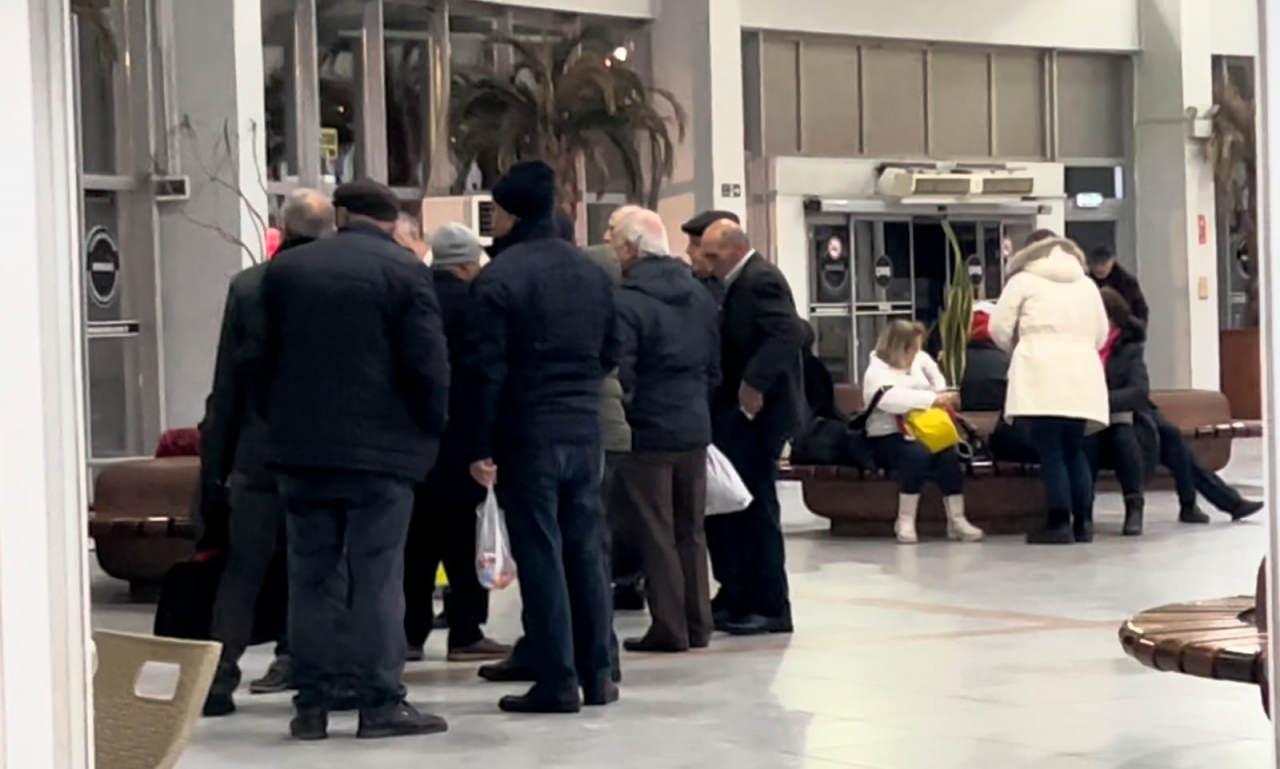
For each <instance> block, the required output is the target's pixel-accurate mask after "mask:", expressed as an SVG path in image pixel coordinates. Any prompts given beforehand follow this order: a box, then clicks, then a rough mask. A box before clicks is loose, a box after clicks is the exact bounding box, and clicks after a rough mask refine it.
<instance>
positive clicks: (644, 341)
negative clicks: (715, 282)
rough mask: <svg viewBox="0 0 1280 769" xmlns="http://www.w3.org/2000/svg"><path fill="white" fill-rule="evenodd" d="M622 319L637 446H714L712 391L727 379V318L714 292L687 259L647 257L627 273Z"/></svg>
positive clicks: (623, 360) (622, 361)
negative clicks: (723, 354) (723, 357)
mask: <svg viewBox="0 0 1280 769" xmlns="http://www.w3.org/2000/svg"><path fill="white" fill-rule="evenodd" d="M618 321H619V322H618V336H619V340H620V345H619V351H620V352H619V356H618V358H619V362H618V376H619V379H620V380H621V381H622V390H623V393H624V396H625V398H626V401H627V422H628V423H630V425H631V433H632V437H631V446H632V449H633V450H635V451H688V450H691V449H696V448H701V447H703V446H706V445H707V444H708V443H710V442H711V416H710V409H709V402H708V396H709V394H710V392H711V389H712V388H713V387H715V386H716V385H717V384H719V383H720V329H719V326H720V318H719V313H718V312H717V310H716V305H715V301H714V300H713V299H712V298H711V295H710V293H709V292H708V291H707V290H706V289H705V288H703V287H702V286H701V285H699V284H698V281H697V280H696V279H695V278H694V277H693V274H692V273H691V272H690V271H689V268H688V266H686V265H685V264H684V263H683V262H680V261H679V260H677V259H671V258H667V257H644V258H642V259H640V260H639V261H637V262H635V263H633V264H632V265H631V266H630V268H628V269H627V271H626V274H625V275H624V276H623V279H622V290H621V292H620V293H619V294H618Z"/></svg>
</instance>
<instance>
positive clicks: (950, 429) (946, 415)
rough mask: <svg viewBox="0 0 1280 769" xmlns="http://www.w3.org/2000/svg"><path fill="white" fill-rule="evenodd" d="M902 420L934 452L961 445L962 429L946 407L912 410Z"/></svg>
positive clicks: (909, 430) (914, 436) (922, 443)
mask: <svg viewBox="0 0 1280 769" xmlns="http://www.w3.org/2000/svg"><path fill="white" fill-rule="evenodd" d="M902 421H903V426H904V427H905V429H906V431H907V432H908V433H910V435H911V437H912V438H915V439H916V440H917V441H920V444H921V445H922V446H924V447H925V448H926V449H928V450H929V451H930V452H932V453H934V454H940V453H942V452H944V451H946V450H947V449H951V448H955V447H956V446H958V445H960V431H959V430H958V429H956V422H955V420H954V419H952V418H951V412H949V411H947V410H946V409H941V408H938V407H936V406H935V407H933V408H929V409H921V410H919V411H912V412H909V413H908V414H907V416H906V417H905V418H904V419H903V420H902Z"/></svg>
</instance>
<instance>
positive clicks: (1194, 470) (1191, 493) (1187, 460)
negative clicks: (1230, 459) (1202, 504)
mask: <svg viewBox="0 0 1280 769" xmlns="http://www.w3.org/2000/svg"><path fill="white" fill-rule="evenodd" d="M1155 418H1156V429H1157V431H1158V432H1159V433H1160V464H1162V465H1164V466H1165V467H1167V468H1169V472H1171V473H1172V474H1173V479H1174V482H1175V483H1176V484H1177V489H1178V502H1179V503H1181V504H1182V506H1183V507H1191V506H1192V505H1194V504H1195V503H1196V493H1197V492H1199V493H1200V494H1201V495H1203V496H1204V498H1205V499H1206V500H1208V502H1209V504H1211V505H1213V506H1214V507H1216V508H1218V509H1219V510H1221V511H1223V512H1224V513H1230V512H1233V511H1235V510H1237V509H1238V508H1239V507H1240V505H1242V504H1244V497H1242V496H1240V492H1238V491H1236V490H1235V489H1233V488H1231V487H1230V486H1229V485H1227V482H1226V481H1224V480H1222V477H1221V476H1219V475H1218V474H1217V473H1215V472H1211V471H1209V470H1206V469H1204V467H1203V466H1202V465H1201V464H1200V463H1199V462H1198V461H1197V460H1196V457H1195V454H1193V453H1192V452H1191V447H1190V446H1188V445H1187V441H1186V440H1185V439H1184V438H1183V437H1182V431H1181V430H1179V429H1178V427H1177V425H1175V424H1173V423H1172V422H1170V421H1169V420H1167V419H1165V418H1164V415H1163V414H1161V413H1160V412H1158V411H1157V412H1156V414H1155Z"/></svg>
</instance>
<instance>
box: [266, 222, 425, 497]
mask: <svg viewBox="0 0 1280 769" xmlns="http://www.w3.org/2000/svg"><path fill="white" fill-rule="evenodd" d="M262 292H263V302H264V306H265V307H266V312H267V327H268V334H267V349H266V352H265V355H264V366H263V369H264V383H263V386H264V388H265V392H264V400H263V402H264V403H266V404H267V422H268V425H269V438H268V445H269V451H270V462H271V465H272V466H273V467H276V468H279V469H283V470H285V471H299V470H301V471H308V470H331V471H332V470H337V471H355V472H367V473H376V474H380V475H388V476H392V477H396V478H400V479H402V480H406V481H410V482H418V481H421V480H422V479H423V478H424V477H425V476H426V475H427V472H428V471H429V470H430V469H431V467H432V466H433V465H434V464H435V461H436V452H437V450H438V447H439V438H440V434H441V433H442V432H443V430H444V426H445V419H446V415H447V414H446V411H447V407H448V401H449V358H448V351H447V349H446V346H445V337H444V332H443V330H442V328H441V320H440V305H439V303H438V302H437V300H436V292H435V288H434V285H433V282H432V277H431V270H430V269H429V268H428V267H427V266H426V265H424V264H422V263H421V262H419V261H418V260H417V259H415V258H414V257H413V255H412V254H410V253H409V252H408V251H406V250H405V249H403V248H401V247H400V246H398V245H396V242H395V241H394V240H392V239H391V237H390V236H389V235H387V234H385V233H383V232H382V231H381V230H379V229H378V228H376V227H374V226H372V225H359V224H357V225H353V226H350V227H345V228H343V229H342V230H341V231H340V232H339V233H338V234H337V235H335V236H333V237H331V238H326V239H324V240H318V241H316V242H315V243H312V244H310V245H306V246H302V247H300V248H296V249H293V250H290V251H289V252H287V253H283V254H280V255H279V256H277V257H276V258H275V259H274V260H273V261H272V262H271V266H269V267H268V268H267V270H266V273H265V274H264V277H263V284H262Z"/></svg>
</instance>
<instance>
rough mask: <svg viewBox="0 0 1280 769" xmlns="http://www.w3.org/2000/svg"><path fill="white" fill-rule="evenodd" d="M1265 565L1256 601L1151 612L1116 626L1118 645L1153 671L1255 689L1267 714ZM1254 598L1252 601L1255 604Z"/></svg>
mask: <svg viewBox="0 0 1280 769" xmlns="http://www.w3.org/2000/svg"><path fill="white" fill-rule="evenodd" d="M1266 568H1267V562H1266V559H1263V561H1262V565H1260V566H1259V567H1258V576H1257V580H1256V585H1257V589H1256V592H1255V593H1254V595H1250V596H1237V597H1235V598H1218V599H1214V600H1210V601H1193V602H1191V603H1176V604H1170V605H1168V606H1161V607H1159V608H1156V609H1149V610H1147V611H1144V612H1142V613H1141V614H1139V615H1137V616H1136V617H1134V618H1133V619H1131V620H1127V621H1126V622H1125V623H1124V624H1123V625H1121V626H1120V645H1121V646H1122V647H1123V648H1124V650H1125V652H1127V653H1128V654H1129V656H1130V657H1133V658H1134V659H1136V660H1137V661H1138V662H1141V663H1142V664H1143V665H1146V666H1147V667H1149V668H1153V669H1155V670H1161V671H1167V672H1174V673H1184V674H1186V675H1191V676H1198V677H1200V678H1208V679H1212V680H1215V681H1235V682H1237V683H1244V684H1255V685H1257V687H1258V690H1259V692H1260V693H1261V695H1262V709H1263V710H1264V711H1265V712H1266V713H1267V715H1270V714H1271V703H1270V700H1269V695H1270V686H1269V682H1268V680H1267V674H1268V671H1267V652H1268V649H1267V646H1268V641H1269V629H1270V622H1269V621H1268V617H1267V575H1266ZM1255 596H1256V598H1255Z"/></svg>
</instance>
